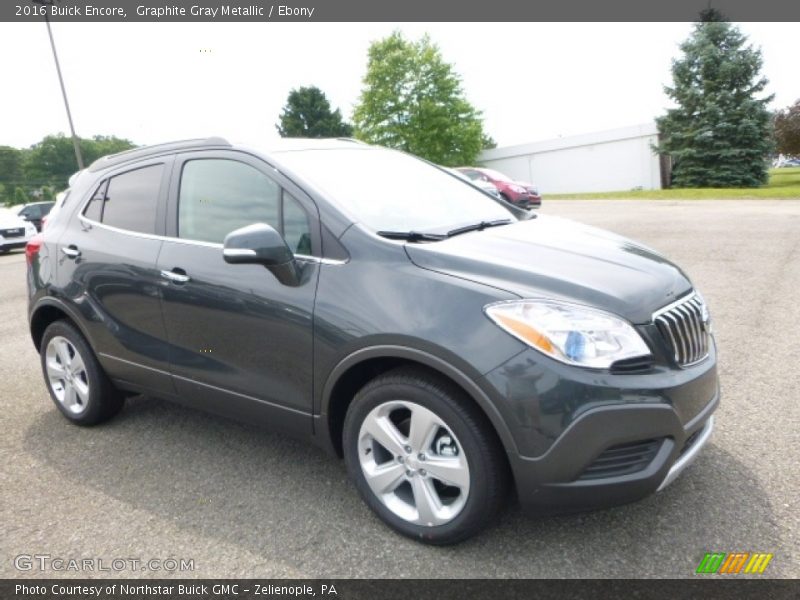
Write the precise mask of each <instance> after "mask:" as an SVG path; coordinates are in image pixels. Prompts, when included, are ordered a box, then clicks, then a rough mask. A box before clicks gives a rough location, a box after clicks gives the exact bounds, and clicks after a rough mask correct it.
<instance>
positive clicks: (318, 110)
mask: <svg viewBox="0 0 800 600" xmlns="http://www.w3.org/2000/svg"><path fill="white" fill-rule="evenodd" d="M279 118H280V123H279V124H277V125H275V127H276V129H277V130H278V133H279V134H280V135H281V137H310V138H326V137H350V136H351V135H353V128H352V127H351V126H350V125H349V124H348V123H345V122H344V121H343V120H342V113H340V112H339V109H338V108H337V109H336V110H334V111H332V110H331V103H330V102H328V98H327V97H326V96H325V94H324V93H323V92H322V90H320V89H319V88H318V87H314V86H311V87H301V88H299V89H296V90H292V91H290V92H289V97H288V98H287V100H286V106H284V107H283V112H282V113H281V115H280V117H279Z"/></svg>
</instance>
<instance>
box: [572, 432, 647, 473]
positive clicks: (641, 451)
mask: <svg viewBox="0 0 800 600" xmlns="http://www.w3.org/2000/svg"><path fill="white" fill-rule="evenodd" d="M660 446H661V440H656V439H653V440H643V441H640V442H631V443H628V444H619V445H618V446H612V447H611V448H609V449H607V450H605V451H604V452H603V453H602V454H601V455H600V456H598V457H597V458H596V459H594V462H592V464H590V465H589V466H588V467H586V469H585V470H584V471H583V473H581V476H580V477H578V480H579V481H585V480H587V479H604V478H606V477H620V476H622V475H630V474H632V473H638V472H639V471H642V470H643V469H646V468H647V465H649V464H650V463H651V462H652V461H653V458H655V456H656V453H657V452H658V448H659V447H660Z"/></svg>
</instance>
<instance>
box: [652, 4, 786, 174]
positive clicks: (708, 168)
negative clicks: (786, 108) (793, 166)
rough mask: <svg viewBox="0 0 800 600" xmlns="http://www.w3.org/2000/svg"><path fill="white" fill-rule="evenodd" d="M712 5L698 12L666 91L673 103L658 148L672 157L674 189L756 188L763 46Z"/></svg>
mask: <svg viewBox="0 0 800 600" xmlns="http://www.w3.org/2000/svg"><path fill="white" fill-rule="evenodd" d="M746 43H747V37H746V36H745V35H744V34H742V33H741V32H740V31H739V29H738V28H737V27H735V26H733V25H732V24H731V23H729V22H727V21H725V20H724V19H723V17H722V16H721V14H720V13H719V12H717V11H715V10H713V9H710V10H707V11H704V12H703V13H701V20H700V22H698V23H696V24H695V26H694V31H693V32H692V34H691V35H690V36H689V38H688V39H687V40H686V41H685V42H684V43H683V44H681V47H680V48H681V50H682V51H683V57H681V58H680V59H677V60H673V63H672V78H673V85H672V87H669V86H667V87H665V88H664V89H665V92H666V94H667V95H668V96H669V97H670V98H671V99H672V100H673V101H674V102H675V103H676V104H677V108H673V109H670V110H668V111H667V114H666V115H665V116H663V117H660V118H659V119H657V123H658V129H659V134H660V143H659V146H658V151H659V152H662V153H666V154H669V155H671V156H672V159H673V165H674V167H673V176H672V184H673V185H674V186H676V187H756V186H759V185H762V184H764V183H766V181H767V157H768V155H769V154H770V152H771V151H772V138H771V119H770V113H769V111H768V110H767V104H768V103H769V102H770V101H771V100H772V96H768V97H766V98H758V97H757V96H758V95H759V94H760V92H762V91H763V90H764V88H765V87H766V85H767V79H766V78H765V77H763V76H761V75H760V71H761V67H762V58H761V51H760V50H758V49H754V48H753V47H752V46H749V45H746Z"/></svg>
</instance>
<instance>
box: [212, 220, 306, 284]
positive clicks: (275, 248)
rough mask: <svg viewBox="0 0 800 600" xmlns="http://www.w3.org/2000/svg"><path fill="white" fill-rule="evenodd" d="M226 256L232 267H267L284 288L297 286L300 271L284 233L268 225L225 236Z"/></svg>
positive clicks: (250, 226)
mask: <svg viewBox="0 0 800 600" xmlns="http://www.w3.org/2000/svg"><path fill="white" fill-rule="evenodd" d="M222 256H223V258H224V259H225V262H227V263H230V264H234V265H237V264H259V265H264V266H265V267H266V268H267V269H269V270H270V272H272V274H273V275H275V277H276V278H277V279H278V281H280V282H281V283H282V284H284V285H289V286H296V285H298V283H299V281H300V272H299V269H298V267H297V263H296V262H295V260H294V254H292V251H291V250H290V249H289V246H287V245H286V241H285V240H284V239H283V237H281V234H280V233H278V232H277V231H275V229H274V228H272V227H270V226H269V225H267V224H266V223H254V224H253V225H247V226H246V227H242V228H240V229H237V230H235V231H232V232H230V233H229V234H228V235H226V236H225V240H224V242H223V245H222Z"/></svg>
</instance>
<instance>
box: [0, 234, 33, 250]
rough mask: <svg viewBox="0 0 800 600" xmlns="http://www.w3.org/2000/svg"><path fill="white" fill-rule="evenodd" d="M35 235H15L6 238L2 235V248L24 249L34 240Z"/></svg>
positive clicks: (0, 242) (0, 236)
mask: <svg viewBox="0 0 800 600" xmlns="http://www.w3.org/2000/svg"><path fill="white" fill-rule="evenodd" d="M34 235H35V234H34V233H30V234H27V235H19V236H17V235H15V236H11V237H4V236H3V235H2V234H0V248H2V249H3V250H12V249H14V248H24V247H25V246H26V245H27V244H28V242H29V241H30V240H31V239H33V236H34Z"/></svg>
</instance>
